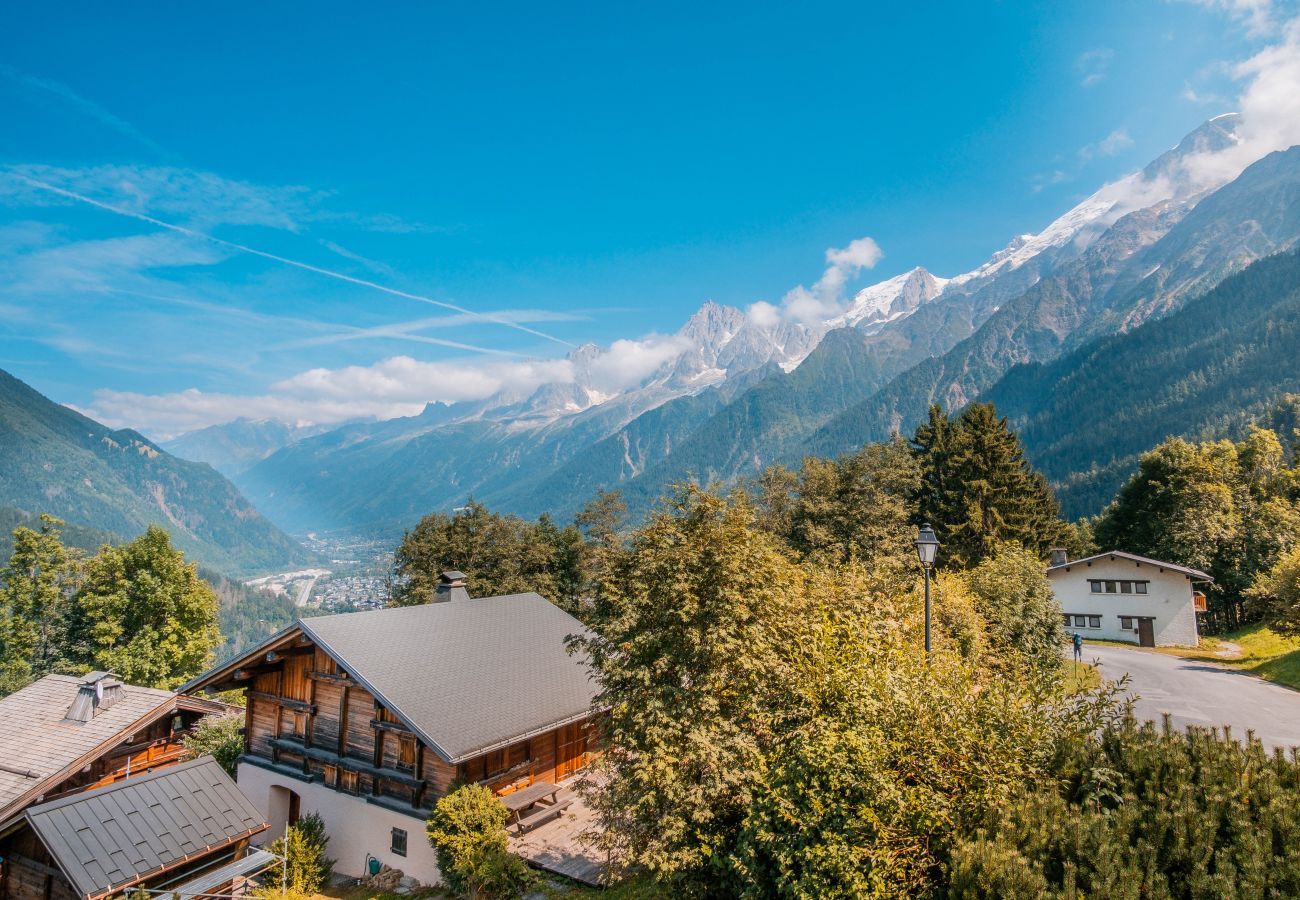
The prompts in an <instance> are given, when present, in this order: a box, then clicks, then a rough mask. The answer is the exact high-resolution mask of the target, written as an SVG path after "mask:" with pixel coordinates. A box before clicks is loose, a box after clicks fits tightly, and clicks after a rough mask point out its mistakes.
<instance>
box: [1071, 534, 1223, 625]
mask: <svg viewBox="0 0 1300 900" xmlns="http://www.w3.org/2000/svg"><path fill="white" fill-rule="evenodd" d="M1047 577H1048V579H1049V580H1050V581H1051V583H1052V589H1053V591H1054V592H1055V593H1056V599H1057V601H1058V602H1059V603H1060V604H1061V614H1062V616H1063V618H1064V621H1065V628H1066V630H1067V631H1069V632H1071V633H1074V632H1077V633H1079V634H1080V635H1082V636H1083V638H1084V640H1088V639H1092V638H1098V639H1104V640H1110V641H1127V642H1129V643H1133V644H1138V645H1140V646H1142V647H1165V646H1179V647H1195V646H1196V645H1197V643H1198V642H1199V635H1198V631H1197V626H1196V614H1197V612H1203V611H1204V610H1205V594H1204V593H1202V592H1201V591H1199V590H1197V586H1198V585H1205V584H1210V583H1212V582H1213V579H1212V578H1211V577H1210V576H1209V575H1207V574H1206V573H1204V572H1202V571H1200V570H1199V569H1191V568H1188V567H1187V566H1180V565H1177V564H1175V563H1170V562H1162V561H1161V560H1158V559H1149V558H1148V557H1145V556H1138V555H1136V554H1134V553H1125V552H1124V551H1122V550H1110V551H1108V552H1106V553H1098V554H1096V555H1095V556H1089V557H1087V558H1085V559H1078V560H1070V559H1069V558H1067V556H1066V553H1065V551H1064V550H1053V551H1052V560H1051V565H1050V566H1049V567H1048V569H1047Z"/></svg>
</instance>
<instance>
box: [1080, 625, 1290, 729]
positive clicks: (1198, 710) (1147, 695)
mask: <svg viewBox="0 0 1300 900" xmlns="http://www.w3.org/2000/svg"><path fill="white" fill-rule="evenodd" d="M1083 659H1084V661H1085V662H1093V661H1097V662H1100V664H1101V674H1102V675H1103V676H1105V677H1106V678H1109V679H1111V680H1118V679H1119V678H1120V677H1121V676H1123V675H1124V673H1126V672H1127V673H1128V674H1129V676H1130V680H1129V689H1130V692H1131V693H1132V694H1133V695H1134V696H1136V697H1137V704H1136V709H1135V712H1136V713H1137V715H1138V717H1139V718H1142V719H1152V720H1154V721H1156V722H1159V721H1160V717H1161V716H1162V715H1163V714H1164V713H1166V712H1168V713H1170V714H1171V715H1172V717H1173V722H1174V726H1175V727H1177V728H1183V727H1184V726H1187V725H1205V726H1216V727H1221V726H1223V725H1231V726H1232V730H1233V732H1234V733H1235V734H1237V735H1239V736H1244V735H1245V733H1246V730H1247V729H1252V728H1253V729H1254V731H1255V735H1256V736H1257V737H1258V738H1259V739H1260V740H1261V741H1263V742H1264V744H1265V746H1268V747H1293V746H1300V691H1293V690H1291V689H1290V688H1284V687H1282V686H1280V685H1276V684H1272V683H1271V682H1268V681H1264V680H1263V679H1261V678H1256V677H1255V676H1254V675H1248V674H1246V673H1245V672H1239V671H1236V670H1234V669H1229V668H1226V667H1224V666H1216V665H1214V664H1212V663H1205V662H1199V661H1197V660H1190V659H1180V658H1179V657H1177V656H1169V655H1167V654H1164V653H1154V652H1152V651H1150V650H1137V649H1133V650H1129V649H1127V648H1125V647H1115V646H1108V645H1101V644H1084V647H1083Z"/></svg>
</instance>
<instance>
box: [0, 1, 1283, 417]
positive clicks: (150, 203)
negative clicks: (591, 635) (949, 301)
mask: <svg viewBox="0 0 1300 900" xmlns="http://www.w3.org/2000/svg"><path fill="white" fill-rule="evenodd" d="M475 6H476V5H474V4H427V3H420V4H416V3H411V4H385V5H383V6H382V7H379V8H377V9H378V10H379V11H370V10H365V11H363V9H362V7H361V6H359V5H357V4H343V3H313V4H290V3H283V4H256V5H253V4H237V3H232V4H224V5H222V6H221V7H220V10H219V14H218V12H217V8H215V7H206V8H204V7H196V6H193V5H190V4H172V5H168V6H158V5H149V6H147V7H146V5H144V4H140V5H134V6H131V5H124V4H103V3H85V4H81V5H79V6H78V5H75V4H74V5H72V6H67V5H60V6H59V7H57V8H54V7H51V6H49V5H48V4H44V5H43V4H24V5H21V6H18V7H15V8H13V9H12V10H10V11H9V14H8V17H7V19H8V22H7V25H8V27H6V29H5V30H4V33H3V34H0V115H2V116H3V119H4V121H5V123H6V124H5V127H4V128H3V129H0V367H3V368H5V369H7V370H8V371H11V372H13V373H14V374H16V375H18V376H19V377H21V378H23V379H24V380H26V381H28V382H30V383H31V384H33V385H34V386H36V387H37V388H38V389H40V390H42V391H44V392H46V393H48V394H49V395H51V396H53V397H54V398H55V399H57V400H59V401H62V402H67V403H70V404H73V405H75V406H77V407H78V408H81V409H85V410H87V411H89V412H91V413H93V414H95V415H97V416H98V417H100V418H103V419H104V420H106V421H108V422H109V423H110V424H114V425H133V426H136V427H140V428H142V429H144V430H146V431H147V432H148V433H151V434H154V435H166V434H169V433H173V432H175V431H178V430H182V429H183V428H187V427H193V426H195V425H199V424H204V423H205V422H209V421H219V420H221V419H223V418H229V417H231V416H233V415H237V414H239V413H240V412H241V411H253V412H256V411H258V410H264V409H276V410H282V411H283V412H282V414H284V415H286V416H288V417H294V416H295V415H297V416H298V417H301V418H329V417H330V416H331V415H334V416H336V417H339V416H342V415H344V414H345V413H348V412H355V411H356V409H360V408H362V407H364V406H365V403H364V401H365V397H362V396H358V395H359V394H364V393H366V392H368V391H370V390H371V388H373V387H374V385H376V384H379V385H381V387H380V388H377V390H380V392H381V393H382V384H383V383H384V381H385V380H388V381H393V380H401V379H402V378H403V377H404V375H403V372H404V371H406V370H404V369H403V368H402V365H401V364H395V363H394V362H393V360H394V359H398V360H403V359H409V360H412V361H414V362H417V363H425V362H429V363H436V364H438V365H440V366H443V367H444V368H442V369H438V370H437V372H436V377H435V378H434V379H433V381H432V382H431V383H430V385H429V386H428V388H427V393H428V394H429V396H428V397H427V399H458V398H462V397H469V396H476V395H481V394H483V393H484V392H487V391H490V390H492V389H494V387H496V386H499V385H500V384H501V383H502V382H503V380H504V381H509V379H511V378H513V377H516V376H517V375H518V376H519V377H525V378H527V377H536V372H537V371H539V370H538V369H537V364H535V363H532V362H529V360H533V359H542V360H549V359H554V358H555V357H558V356H562V355H563V354H564V353H565V352H566V351H567V350H568V349H569V347H570V345H573V344H578V343H581V342H584V341H596V342H598V343H601V344H609V343H611V342H613V341H615V340H616V339H620V338H638V337H643V336H645V335H649V334H654V333H666V332H671V331H673V330H675V329H676V328H678V327H679V326H680V325H681V323H682V322H683V321H684V319H685V318H686V317H687V316H689V315H690V314H691V312H692V311H694V310H695V309H696V308H697V307H698V306H699V305H700V304H701V303H702V302H703V301H705V300H707V299H714V300H717V301H719V302H723V303H729V304H734V305H738V306H742V307H743V306H748V305H749V304H752V303H754V302H756V301H759V300H767V301H772V302H776V301H779V300H780V298H781V297H782V296H783V295H784V294H785V293H786V292H787V291H789V290H790V289H791V288H793V287H795V286H796V285H799V284H811V283H812V282H813V281H815V280H816V279H817V278H818V276H819V275H820V274H821V272H822V269H823V268H824V266H825V253H826V251H827V249H828V248H832V247H844V246H846V245H848V244H849V243H850V242H851V241H853V240H855V239H858V238H862V237H865V236H870V237H871V238H873V239H874V240H875V242H876V243H877V244H878V245H879V246H880V248H881V249H882V250H883V257H882V259H881V260H880V261H879V263H877V264H876V265H875V267H874V268H873V269H871V270H870V271H862V272H861V273H859V274H858V276H857V278H856V280H855V281H854V282H853V283H852V284H851V285H849V288H850V290H851V289H852V288H853V287H855V286H862V285H866V284H869V283H871V282H872V281H876V280H880V279H881V278H883V277H887V276H890V275H894V274H897V273H899V272H902V271H904V270H906V269H909V268H911V267H913V266H915V265H924V266H926V267H927V268H929V269H930V270H931V271H933V272H935V273H936V274H940V275H951V274H956V273H958V272H962V271H966V270H968V269H970V268H973V267H974V266H976V265H978V264H979V263H980V262H981V261H983V260H984V259H985V258H987V257H988V255H989V254H990V253H992V252H993V251H995V250H997V249H998V248H1000V247H1001V246H1003V245H1004V244H1005V243H1006V242H1007V241H1008V240H1009V239H1010V238H1011V237H1012V236H1013V235H1015V234H1017V233H1022V232H1028V231H1035V230H1037V229H1040V228H1042V227H1043V226H1044V225H1046V224H1047V223H1048V222H1050V221H1051V220H1052V219H1053V218H1054V217H1055V216H1056V215H1059V214H1060V213H1062V212H1064V211H1065V210H1066V209H1068V208H1069V207H1070V206H1071V205H1073V203H1075V202H1077V201H1078V200H1079V199H1081V198H1082V197H1084V196H1086V195H1088V194H1090V193H1091V192H1093V191H1094V190H1096V189H1097V188H1098V187H1100V186H1101V185H1102V184H1104V183H1106V182H1107V181H1109V180H1112V179H1114V178H1116V177H1118V176H1120V175H1122V174H1123V173H1126V172H1128V171H1131V170H1133V169H1135V168H1138V167H1139V166H1141V165H1142V164H1143V163H1145V162H1146V161H1148V160H1150V159H1151V158H1153V157H1154V156H1156V155H1157V154H1158V153H1160V152H1161V151H1163V150H1164V149H1166V148H1167V147H1169V146H1171V145H1172V144H1174V143H1175V142H1176V141H1177V140H1178V139H1179V138H1180V137H1181V136H1182V135H1183V134H1185V133H1186V132H1187V131H1189V130H1191V129H1192V128H1194V127H1195V126H1196V125H1197V124H1198V123H1199V122H1201V121H1203V120H1204V119H1206V118H1208V117H1209V116H1212V115H1215V114H1218V113H1221V112H1225V111H1228V110H1232V109H1235V108H1237V106H1238V105H1239V101H1240V97H1241V95H1242V92H1243V91H1249V90H1250V87H1251V84H1252V79H1255V78H1258V77H1259V73H1258V72H1255V71H1245V70H1242V69H1240V68H1234V67H1237V66H1239V65H1240V64H1241V62H1242V61H1243V60H1251V59H1257V58H1258V57H1259V54H1261V53H1266V52H1270V48H1271V50H1272V52H1275V53H1276V52H1277V51H1278V49H1279V48H1281V52H1282V53H1283V54H1284V55H1285V54H1288V53H1291V52H1292V51H1294V49H1295V46H1296V45H1295V43H1294V41H1295V36H1294V34H1293V33H1292V32H1291V31H1288V30H1287V27H1286V23H1287V22H1288V21H1289V20H1290V19H1292V17H1293V16H1294V15H1295V10H1294V8H1292V7H1290V6H1286V5H1282V6H1278V5H1274V4H1269V3H1267V2H1265V0H1206V2H1204V3H1177V2H1169V3H1167V2H1140V0H1134V2H1123V3H1120V2H1116V3H1102V4H1098V3H1095V2H1089V3H1084V2H1079V3H1070V2H1053V3H1046V2H1044V3H1012V2H1006V3H986V2H963V3H951V4H878V5H877V4H861V3H856V4H847V3H846V4H819V3H803V4H799V5H798V9H797V10H796V9H794V8H792V6H791V5H783V6H785V7H786V8H784V9H782V8H778V7H777V5H771V6H770V7H769V8H766V9H764V8H756V7H755V6H754V5H752V4H722V3H719V4H701V3H698V2H696V3H690V4H672V3H663V4H646V5H642V6H640V7H639V8H632V7H631V6H630V5H621V4H590V5H585V6H583V5H558V4H543V5H539V4H517V5H514V4H503V5H499V6H495V7H493V8H491V9H486V8H482V7H479V8H477V9H476V8H475ZM905 6H906V7H908V8H904V7H905ZM619 7H622V8H619ZM1282 63H1285V59H1284V60H1283V61H1282ZM1273 65H1274V66H1275V67H1276V66H1277V65H1279V63H1277V62H1276V61H1274V63H1273ZM42 185H51V186H54V187H57V188H60V189H62V190H64V191H66V192H70V193H71V194H76V195H78V196H79V197H82V198H86V199H84V200H79V199H74V198H72V197H71V196H70V194H69V193H64V194H58V193H53V192H51V191H49V190H48V189H46V188H45V187H43V186H42ZM86 200H91V201H96V202H98V203H100V204H105V205H107V206H109V207H112V208H114V209H115V210H118V212H113V211H110V210H108V209H105V208H103V207H102V206H95V205H92V204H91V203H89V202H86ZM123 213H125V214H123ZM132 216H135V217H132ZM141 216H143V217H148V218H149V219H154V220H157V221H160V222H166V223H169V224H172V225H176V226H180V227H181V228H184V229H188V232H185V231H178V230H175V229H168V228H165V227H163V226H160V225H158V224H156V223H154V222H150V221H146V220H145V219H143V218H139V217H141ZM201 235H211V236H215V237H218V238H221V239H222V240H223V241H225V242H228V243H213V242H211V241H208V240H205V239H204V238H203V237H202V236H201ZM232 245H240V246H242V247H247V248H253V249H256V250H259V251H262V252H264V253H267V254H271V255H272V256H275V257H281V258H282V259H281V260H277V259H271V258H267V257H265V256H254V255H250V254H249V253H247V252H244V251H243V250H240V249H237V248H236V247H235V246H232ZM283 260H289V261H292V262H295V263H302V264H305V265H306V266H311V267H315V268H317V269H323V270H328V271H329V272H332V273H335V274H337V275H341V276H346V277H347V278H351V279H354V280H352V281H348V280H343V279H342V278H338V277H331V276H330V275H326V274H323V273H321V272H317V271H311V270H309V269H307V268H303V267H302V266H294V265H291V264H289V263H287V262H284V261H283ZM358 280H359V281H364V282H370V283H373V284H376V285H381V286H384V287H387V288H391V289H393V290H395V291H398V292H401V293H403V294H406V295H411V296H398V295H397V294H394V293H386V292H383V291H380V290H378V289H376V288H375V287H373V286H371V285H369V284H359V283H357V281H358ZM417 298H424V299H417ZM429 301H436V302H437V303H445V304H449V305H451V306H454V307H457V309H448V308H447V307H445V306H438V305H435V303H430V302H429ZM525 370H527V371H528V372H529V373H531V374H527V375H519V373H520V372H523V371H525ZM340 371H352V372H355V373H360V374H364V375H365V376H366V377H367V378H368V379H369V380H366V379H360V378H358V379H353V380H351V381H348V380H347V379H338V378H335V377H333V374H334V373H338V372H340ZM541 371H545V368H544V365H543V368H542V369H541ZM512 373H514V374H512ZM425 374H426V376H427V371H426V373H425ZM367 385H369V386H370V387H367ZM349 392H351V395H349ZM271 395H275V396H277V397H279V398H280V401H279V402H280V405H279V406H276V405H274V404H272V405H270V406H267V405H258V404H257V403H251V402H249V403H243V402H242V401H241V399H240V398H263V399H265V398H267V397H269V396H271ZM435 395H437V396H435ZM294 398H298V399H297V400H295V399H294ZM304 398H306V399H304ZM327 400H334V401H337V403H336V406H335V407H333V408H332V409H333V411H332V412H330V411H327V407H328V404H327V403H325V401H327ZM295 403H297V404H298V405H297V406H295ZM349 404H352V405H349ZM357 404H360V406H357ZM389 408H390V407H380V406H376V407H375V408H374V409H373V410H372V411H373V412H375V413H378V414H381V415H382V414H385V410H387V409H389Z"/></svg>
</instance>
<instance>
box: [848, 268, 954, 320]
mask: <svg viewBox="0 0 1300 900" xmlns="http://www.w3.org/2000/svg"><path fill="white" fill-rule="evenodd" d="M947 283H948V279H946V278H937V277H935V276H934V275H931V274H930V273H929V272H927V271H926V270H925V269H923V268H922V267H921V266H917V267H916V268H915V269H912V270H911V271H909V272H904V273H903V274H902V275H896V276H895V277H893V278H888V279H886V280H884V281H881V282H878V283H876V284H873V285H871V286H870V287H865V288H863V289H862V290H860V291H858V292H857V294H855V295H854V297H853V300H852V302H850V303H849V307H848V309H846V310H845V311H844V312H843V313H842V314H840V315H838V316H836V317H835V318H833V319H831V320H829V321H828V322H827V323H826V326H827V327H828V328H843V327H845V326H849V325H855V326H857V327H858V328H861V329H863V330H865V331H879V330H880V329H881V328H883V327H884V326H885V325H886V324H888V323H889V322H892V321H894V320H895V319H900V318H902V317H903V316H908V315H911V314H912V313H914V312H916V310H917V309H918V308H919V307H920V306H921V305H922V304H923V303H928V302H930V301H931V300H933V299H934V298H935V297H937V296H939V294H940V292H942V291H943V288H944V286H945V285H946V284H947Z"/></svg>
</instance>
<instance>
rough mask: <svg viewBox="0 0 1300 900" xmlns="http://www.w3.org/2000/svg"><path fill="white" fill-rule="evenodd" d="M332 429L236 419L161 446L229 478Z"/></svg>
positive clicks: (194, 432)
mask: <svg viewBox="0 0 1300 900" xmlns="http://www.w3.org/2000/svg"><path fill="white" fill-rule="evenodd" d="M328 430H329V426H325V425H288V424H286V423H284V422H277V421H275V420H273V419H261V420H257V421H254V420H252V419H242V418H241V419H235V420H234V421H233V422H225V423H223V424H221V425H209V426H208V427H207V428H200V429H198V430H197V431H190V432H187V433H185V434H183V435H181V436H180V437H177V438H173V439H172V440H170V441H162V442H161V443H160V444H159V446H160V447H162V448H163V449H164V450H166V451H167V452H168V453H170V454H172V455H173V456H179V457H180V458H181V459H188V460H192V461H194V462H204V463H207V464H208V465H210V466H212V468H214V469H216V470H217V471H218V472H220V473H221V474H222V475H225V476H226V477H227V478H234V477H235V476H236V475H238V474H239V473H241V472H244V471H247V470H248V469H249V468H250V467H252V466H255V465H257V464H258V463H259V462H261V461H262V460H264V459H266V458H267V457H268V456H270V455H271V454H272V453H274V452H275V451H277V450H279V449H280V448H281V447H287V446H289V445H290V444H293V443H296V442H297V441H300V440H302V439H303V438H307V437H311V436H312V435H316V434H322V433H324V432H325V431H328Z"/></svg>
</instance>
